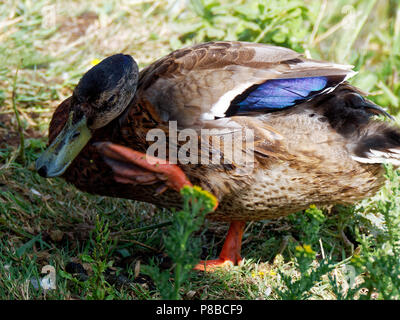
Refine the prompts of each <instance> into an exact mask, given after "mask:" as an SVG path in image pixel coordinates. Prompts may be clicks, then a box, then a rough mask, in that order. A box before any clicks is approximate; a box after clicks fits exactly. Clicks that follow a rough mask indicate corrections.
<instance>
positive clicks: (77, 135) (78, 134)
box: [71, 131, 81, 139]
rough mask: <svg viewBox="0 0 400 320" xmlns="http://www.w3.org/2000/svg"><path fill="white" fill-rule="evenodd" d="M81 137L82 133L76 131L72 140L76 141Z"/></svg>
mask: <svg viewBox="0 0 400 320" xmlns="http://www.w3.org/2000/svg"><path fill="white" fill-rule="evenodd" d="M80 135H81V133H80V132H79V131H76V132H75V133H74V134H73V135H72V137H71V138H72V139H76V138H78V137H79V136H80Z"/></svg>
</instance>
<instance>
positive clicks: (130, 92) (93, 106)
mask: <svg viewBox="0 0 400 320" xmlns="http://www.w3.org/2000/svg"><path fill="white" fill-rule="evenodd" d="M138 75H139V72H138V67H137V64H136V62H135V60H133V58H132V57H131V56H129V55H124V54H116V55H113V56H111V57H108V58H106V59H104V60H103V61H101V62H100V63H99V64H97V65H95V66H94V67H93V68H92V69H90V70H89V71H88V72H87V73H86V74H85V75H84V76H83V77H82V79H81V80H80V81H79V83H78V85H77V86H76V88H75V90H74V92H73V95H72V98H71V107H70V113H69V115H68V120H67V121H66V123H65V125H64V127H63V129H62V130H61V131H60V133H59V134H58V135H57V137H56V138H55V139H54V140H53V141H52V143H51V144H50V146H49V147H48V148H47V149H46V151H44V152H43V154H42V155H41V156H40V157H39V159H37V161H36V170H37V171H38V173H39V174H40V175H41V176H43V177H48V178H50V177H57V176H60V175H62V174H63V173H64V172H65V170H66V169H67V168H68V166H69V165H70V164H71V162H72V161H73V160H74V159H75V157H76V156H77V155H78V154H79V153H80V152H81V150H82V149H83V148H84V147H85V145H86V144H87V143H88V142H89V140H90V138H91V137H92V135H93V132H94V131H95V130H97V129H99V128H102V127H104V126H105V125H107V124H108V123H109V122H110V121H112V120H113V119H115V118H116V117H118V116H119V115H120V114H121V113H122V112H123V111H124V110H125V108H126V107H127V106H128V105H129V103H130V102H131V100H132V99H133V97H134V95H135V92H136V86H137V82H138Z"/></svg>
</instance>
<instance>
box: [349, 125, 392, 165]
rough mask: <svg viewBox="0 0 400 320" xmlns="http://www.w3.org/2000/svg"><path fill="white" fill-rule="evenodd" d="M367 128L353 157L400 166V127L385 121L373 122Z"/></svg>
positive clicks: (363, 161)
mask: <svg viewBox="0 0 400 320" xmlns="http://www.w3.org/2000/svg"><path fill="white" fill-rule="evenodd" d="M366 129H367V130H366V132H365V133H364V134H363V135H362V136H361V138H360V140H359V141H358V143H357V144H356V146H355V149H354V155H353V156H352V158H353V159H354V160H356V161H358V162H362V163H391V164H392V165H394V166H400V129H399V128H397V127H394V126H392V125H388V124H387V123H383V122H380V123H377V122H373V123H371V124H370V125H369V126H367V128H366Z"/></svg>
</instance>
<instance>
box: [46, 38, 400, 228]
mask: <svg viewBox="0 0 400 320" xmlns="http://www.w3.org/2000/svg"><path fill="white" fill-rule="evenodd" d="M349 74H351V70H350V68H349V67H347V66H338V65H335V64H331V63H325V62H317V61H313V60H307V59H305V58H303V57H302V56H301V55H300V54H298V53H296V52H294V51H291V50H289V49H285V48H279V47H272V46H266V45H260V44H249V43H239V42H217V43H208V44H202V45H198V46H194V47H191V48H187V49H181V50H178V51H175V52H173V53H171V54H170V55H168V56H166V57H164V58H162V59H160V60H158V61H156V62H155V63H153V64H152V65H150V66H149V67H147V68H145V69H144V70H142V71H141V73H140V76H139V83H138V86H137V90H136V94H135V97H134V99H133V100H132V101H131V103H130V104H129V105H128V107H127V108H126V110H125V111H124V112H123V113H122V114H121V115H119V116H118V117H117V118H115V119H114V120H112V121H111V122H110V123H108V124H107V125H106V126H104V127H102V128H99V129H96V130H95V131H94V132H93V136H92V138H91V140H90V141H89V143H88V144H87V145H86V146H85V147H84V149H83V150H82V151H81V152H80V153H79V155H78V156H77V157H76V158H75V159H74V161H73V162H72V164H71V165H70V166H69V167H68V169H67V170H66V171H65V173H64V175H63V177H64V178H65V179H66V180H67V181H69V182H71V183H73V184H74V185H76V186H77V187H78V188H79V189H81V190H84V191H87V192H90V193H96V194H100V195H105V196H113V197H121V198H129V199H134V200H139V201H145V202H150V203H154V204H156V205H158V206H163V207H179V206H180V203H181V199H180V196H179V194H178V193H177V192H176V191H173V190H167V191H165V192H163V193H161V194H157V192H156V190H157V188H159V187H160V185H162V183H163V182H162V181H159V182H156V183H153V184H147V185H146V184H141V183H140V182H137V184H136V185H135V184H125V183H118V182H116V181H115V179H114V176H113V170H112V169H111V168H110V167H109V166H108V165H107V164H106V163H105V162H104V161H103V159H102V157H101V156H100V154H99V153H98V150H97V148H96V147H95V146H94V145H93V143H95V142H99V141H109V142H113V143H115V144H120V145H124V146H128V147H130V148H132V149H134V150H137V151H141V152H146V150H147V148H148V146H149V145H150V142H148V141H146V134H147V132H148V130H150V129H153V128H161V129H163V130H164V131H166V133H167V134H168V132H167V128H168V121H177V123H178V127H179V128H180V129H183V128H194V129H196V130H199V129H201V128H221V127H224V128H230V127H232V128H235V127H236V128H237V126H238V125H239V127H240V128H250V129H252V130H254V132H255V136H254V146H255V161H254V169H253V168H247V167H246V166H240V165H236V164H220V165H208V166H207V165H201V164H199V165H195V164H189V165H180V167H181V168H182V170H183V171H184V172H185V174H186V175H187V177H188V178H189V180H190V181H191V182H192V183H193V184H196V185H200V186H201V187H202V188H204V189H206V190H209V191H210V192H212V193H213V194H214V195H216V196H217V198H218V200H219V207H218V209H217V211H216V212H214V213H211V214H210V215H209V216H208V218H210V219H214V220H223V221H234V220H242V221H247V220H260V219H270V218H277V217H280V216H283V215H287V214H290V213H293V212H296V211H299V210H302V209H304V208H306V207H308V206H309V205H310V204H317V205H330V204H336V203H343V204H350V203H354V202H355V201H357V200H360V199H362V198H365V197H369V196H371V195H373V194H374V193H375V192H376V191H377V190H378V189H379V188H380V187H381V186H382V184H383V182H384V179H383V176H382V172H383V169H382V165H381V162H383V161H378V160H376V159H375V160H374V159H373V157H372V158H371V157H370V155H368V152H369V151H370V149H371V148H373V149H375V150H378V151H381V152H385V155H386V159H388V160H389V162H390V160H393V161H394V162H395V163H396V161H397V158H396V156H397V154H396V153H393V152H390V150H389V149H396V148H398V147H399V146H400V140H399V137H400V135H399V133H398V130H397V129H395V128H391V127H389V125H386V124H381V123H377V122H376V121H375V120H372V119H371V116H372V115H373V114H376V113H383V112H381V111H379V110H378V109H375V108H373V107H371V106H372V104H371V103H370V102H368V101H366V100H365V101H364V102H365V105H362V103H364V102H361V105H359V106H358V105H356V103H354V101H352V98H353V93H357V94H358V93H359V91H358V90H357V89H355V88H353V87H351V86H350V85H348V84H346V83H345V82H343V81H344V80H345V79H346V76H348V75H349ZM312 76H326V77H329V79H330V81H332V86H331V88H332V89H331V91H330V92H325V93H321V94H319V95H318V96H316V97H313V98H312V99H309V100H306V101H302V102H300V103H298V104H297V105H296V106H293V107H290V108H287V109H284V110H280V111H277V112H255V113H248V114H243V115H242V114H233V115H231V116H229V117H223V116H222V114H221V112H222V111H221V110H222V109H223V108H222V107H221V106H219V105H218V104H220V105H222V103H227V106H226V108H228V106H229V104H231V105H232V101H234V99H235V98H236V97H237V96H240V95H241V94H244V93H245V91H246V90H248V88H250V87H252V86H254V85H257V84H260V83H264V82H265V81H267V80H268V79H277V78H279V79H283V78H296V77H312ZM72 104H73V100H72V98H70V99H67V100H66V101H64V102H63V103H62V104H61V105H60V106H59V107H58V109H57V110H56V112H55V113H54V116H53V119H52V122H51V124H50V130H49V140H50V143H51V142H52V141H53V139H54V138H55V137H56V136H57V135H58V134H59V132H60V131H61V129H62V128H63V126H64V124H65V122H66V121H67V118H68V114H69V112H70V109H71V105H72ZM221 108H222V109H221ZM332 110H336V111H334V112H332ZM377 110H378V111H377ZM223 111H226V110H223ZM338 117H339V120H340V121H339V120H338ZM340 117H342V118H340ZM232 130H233V129H232ZM385 134H387V135H392V137H391V138H389V137H388V138H387V139H386V142H387V143H386V144H385V143H381V145H380V144H379V143H377V144H374V143H373V142H375V141H376V139H375V140H374V136H385ZM367 137H369V138H371V139H372V140H371V141H372V142H371V145H368V143H366V145H365V146H364V145H363V141H365V140H366V138H367ZM390 139H391V140H390ZM378 140H379V139H378ZM389 140H390V143H389V142H388V141H389ZM379 141H380V140H379ZM217 151H218V152H220V150H217ZM243 151H244V152H245V151H246V150H243ZM393 155H394V156H393ZM355 157H357V159H358V160H355ZM363 159H364V160H363ZM371 159H372V160H371ZM368 162H376V163H368Z"/></svg>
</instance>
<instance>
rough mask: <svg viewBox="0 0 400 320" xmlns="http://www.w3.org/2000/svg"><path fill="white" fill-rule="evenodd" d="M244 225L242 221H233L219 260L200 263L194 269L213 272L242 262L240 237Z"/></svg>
mask: <svg viewBox="0 0 400 320" xmlns="http://www.w3.org/2000/svg"><path fill="white" fill-rule="evenodd" d="M245 225H246V223H245V222H244V221H233V222H232V223H231V225H230V227H229V230H228V234H227V236H226V239H225V242H224V245H223V247H222V250H221V253H220V255H219V258H218V259H215V260H207V261H200V263H198V264H197V265H196V266H195V267H194V269H195V270H201V271H210V272H213V271H215V269H216V268H221V267H227V266H234V265H238V264H240V262H241V261H242V257H241V256H240V250H241V247H242V237H243V232H244V227H245Z"/></svg>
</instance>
